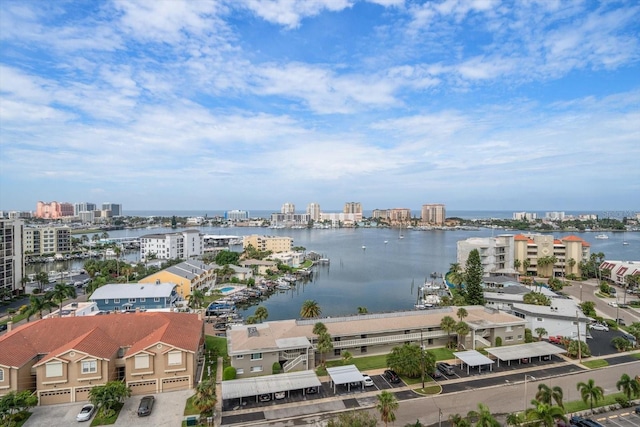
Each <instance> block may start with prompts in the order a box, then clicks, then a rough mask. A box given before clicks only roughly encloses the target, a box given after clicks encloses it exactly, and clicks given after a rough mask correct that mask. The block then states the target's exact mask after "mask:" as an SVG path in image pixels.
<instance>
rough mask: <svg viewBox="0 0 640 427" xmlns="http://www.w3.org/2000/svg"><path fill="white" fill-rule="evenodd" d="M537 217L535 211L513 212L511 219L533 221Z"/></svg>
mask: <svg viewBox="0 0 640 427" xmlns="http://www.w3.org/2000/svg"><path fill="white" fill-rule="evenodd" d="M537 218H538V214H536V213H535V212H514V213H513V219H514V220H515V221H535V220H536V219H537Z"/></svg>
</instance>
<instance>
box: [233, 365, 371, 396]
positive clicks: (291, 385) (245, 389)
mask: <svg viewBox="0 0 640 427" xmlns="http://www.w3.org/2000/svg"><path fill="white" fill-rule="evenodd" d="M361 377H362V375H361ZM320 386H321V383H320V380H319V379H318V376H317V375H316V373H315V372H314V371H311V370H309V371H298V372H288V373H285V374H277V375H265V376H262V377H252V378H242V379H239V380H229V381H223V382H222V399H240V398H243V397H249V396H259V395H261V394H269V393H276V392H278V391H289V390H303V389H306V388H309V387H320Z"/></svg>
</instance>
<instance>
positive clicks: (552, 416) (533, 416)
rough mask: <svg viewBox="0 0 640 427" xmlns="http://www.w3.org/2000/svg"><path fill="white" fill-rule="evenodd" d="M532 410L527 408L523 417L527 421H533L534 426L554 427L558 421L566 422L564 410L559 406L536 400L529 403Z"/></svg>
mask: <svg viewBox="0 0 640 427" xmlns="http://www.w3.org/2000/svg"><path fill="white" fill-rule="evenodd" d="M531 404H532V405H533V406H534V407H533V408H528V409H527V410H526V411H525V417H526V419H527V420H528V421H535V422H536V423H535V424H536V425H540V426H543V427H554V426H555V425H556V422H557V421H558V420H562V421H564V422H565V423H566V422H567V417H565V415H564V409H562V408H561V407H560V406H556V405H550V404H548V403H545V402H540V401H538V400H536V399H533V400H532V401H531Z"/></svg>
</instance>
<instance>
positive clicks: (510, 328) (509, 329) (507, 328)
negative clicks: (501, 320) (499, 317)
mask: <svg viewBox="0 0 640 427" xmlns="http://www.w3.org/2000/svg"><path fill="white" fill-rule="evenodd" d="M504 330H505V332H511V331H513V326H507V327H506V328H504Z"/></svg>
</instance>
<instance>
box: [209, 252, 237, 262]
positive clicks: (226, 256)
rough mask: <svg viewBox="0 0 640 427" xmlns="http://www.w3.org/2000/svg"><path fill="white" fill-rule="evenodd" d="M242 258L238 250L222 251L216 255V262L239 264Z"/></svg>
mask: <svg viewBox="0 0 640 427" xmlns="http://www.w3.org/2000/svg"><path fill="white" fill-rule="evenodd" d="M239 260H240V254H239V253H238V252H233V251H227V250H225V251H220V252H218V254H217V255H216V258H215V262H216V264H218V265H228V264H233V265H237V264H238V261H239Z"/></svg>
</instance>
